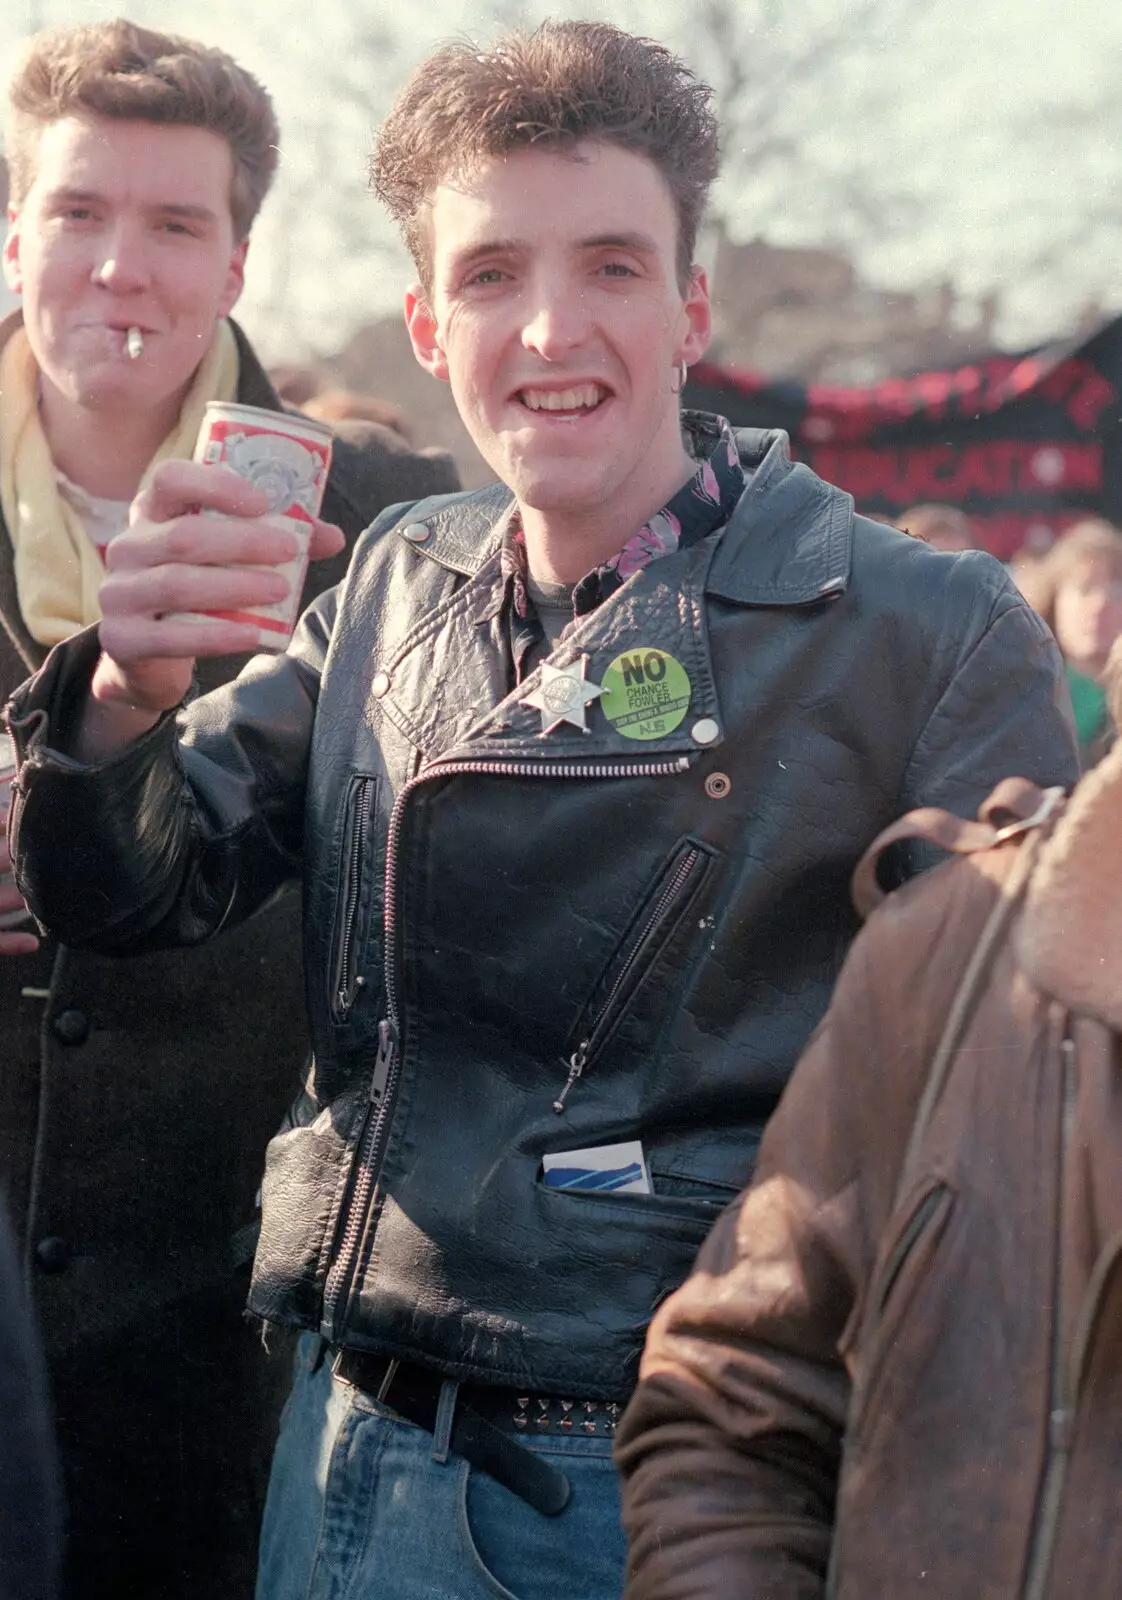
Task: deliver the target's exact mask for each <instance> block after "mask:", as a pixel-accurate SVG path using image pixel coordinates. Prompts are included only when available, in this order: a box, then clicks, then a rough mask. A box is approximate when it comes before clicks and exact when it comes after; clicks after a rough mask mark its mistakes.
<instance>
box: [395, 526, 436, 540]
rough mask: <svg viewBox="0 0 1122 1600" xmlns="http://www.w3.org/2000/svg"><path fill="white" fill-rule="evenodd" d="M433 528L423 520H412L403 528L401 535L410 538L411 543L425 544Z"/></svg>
mask: <svg viewBox="0 0 1122 1600" xmlns="http://www.w3.org/2000/svg"><path fill="white" fill-rule="evenodd" d="M431 532H432V529H431V528H429V527H427V526H426V524H425V523H423V522H411V523H409V525H408V526H407V527H405V528H402V530H401V537H402V538H403V539H408V540H409V543H410V544H424V542H425V540H426V539H427V538H428V537H429V535H430V534H431Z"/></svg>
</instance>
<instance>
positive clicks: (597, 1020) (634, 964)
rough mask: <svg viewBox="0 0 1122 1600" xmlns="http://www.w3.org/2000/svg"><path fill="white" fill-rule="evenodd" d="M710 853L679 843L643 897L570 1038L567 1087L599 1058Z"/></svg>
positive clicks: (692, 898) (688, 902)
mask: <svg viewBox="0 0 1122 1600" xmlns="http://www.w3.org/2000/svg"><path fill="white" fill-rule="evenodd" d="M715 859H716V857H715V852H714V851H713V850H712V848H711V847H710V846H708V845H703V844H699V843H698V842H697V841H696V840H693V839H683V840H682V842H681V843H680V844H679V845H678V846H677V848H676V849H675V850H674V852H673V853H672V855H671V856H670V859H669V861H668V862H667V863H666V865H665V866H664V867H663V869H662V870H661V872H660V873H659V875H658V877H657V878H656V880H655V882H654V884H653V885H652V887H651V888H650V890H649V891H648V893H647V894H646V895H645V896H644V899H643V902H642V904H641V906H640V907H639V910H638V912H637V913H636V915H635V916H634V918H633V919H632V921H631V923H630V925H629V926H628V928H627V930H626V931H625V933H624V935H623V938H622V939H621V941H620V943H619V945H618V946H617V947H616V950H615V952H614V953H613V955H612V956H611V958H610V959H609V961H608V963H607V966H606V967H605V968H604V971H603V972H602V973H601V975H600V977H599V979H598V980H597V983H596V987H595V989H594V990H593V992H592V994H591V996H590V997H589V1000H588V1002H587V1004H586V1005H585V1007H584V1009H583V1011H582V1012H581V1015H580V1017H579V1018H578V1020H577V1023H576V1025H575V1027H574V1028H573V1030H572V1033H571V1035H570V1046H571V1049H572V1054H571V1055H570V1058H569V1066H570V1083H571V1082H572V1080H573V1078H576V1077H580V1076H581V1074H582V1073H583V1072H584V1071H585V1070H586V1068H588V1067H589V1066H591V1065H592V1064H593V1063H594V1062H595V1060H596V1059H597V1057H598V1056H600V1055H601V1054H602V1053H603V1051H604V1049H605V1048H606V1046H607V1045H608V1043H609V1042H610V1041H611V1039H612V1036H613V1035H614V1034H615V1032H616V1029H617V1028H618V1027H619V1024H620V1023H621V1022H622V1020H623V1018H624V1017H625V1016H626V1014H627V1012H628V1010H629V1009H630V1007H631V1005H632V1002H633V1000H634V998H635V995H636V993H637V991H638V989H639V988H640V986H641V984H642V983H643V981H644V979H645V978H646V977H647V976H648V975H649V974H650V972H651V970H652V968H653V967H654V966H655V963H656V962H657V961H658V959H659V957H660V956H661V955H662V954H663V952H664V951H665V950H666V947H667V945H668V944H669V943H670V940H671V939H672V938H673V936H674V933H675V931H676V930H677V928H678V927H679V926H680V925H681V922H682V918H683V917H684V916H685V915H686V913H687V911H688V910H689V909H690V907H691V906H692V905H693V904H694V903H695V902H696V900H697V897H698V895H699V894H700V892H701V889H702V886H703V885H704V883H705V881H706V879H707V878H708V877H709V875H710V872H711V871H712V868H713V865H714V861H715Z"/></svg>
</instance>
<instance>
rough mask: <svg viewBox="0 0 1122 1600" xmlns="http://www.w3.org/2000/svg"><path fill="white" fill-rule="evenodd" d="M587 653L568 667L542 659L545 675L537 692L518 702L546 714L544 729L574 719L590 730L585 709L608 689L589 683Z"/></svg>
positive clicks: (578, 724) (545, 730) (574, 723)
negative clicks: (556, 665)
mask: <svg viewBox="0 0 1122 1600" xmlns="http://www.w3.org/2000/svg"><path fill="white" fill-rule="evenodd" d="M587 666H588V657H587V656H578V657H577V659H576V660H575V661H573V662H570V664H569V665H568V666H567V667H555V666H553V664H552V663H551V662H549V661H543V662H542V679H541V682H540V683H539V684H538V687H537V688H536V689H535V690H534V692H533V694H528V695H527V696H526V698H525V699H524V700H520V701H519V702H518V704H519V705H521V706H533V708H534V710H535V711H540V712H541V714H542V733H543V734H545V733H552V732H553V730H554V728H559V727H560V726H561V724H562V723H563V722H571V723H572V725H573V727H574V728H579V729H580V731H581V732H582V733H587V732H588V723H587V722H586V721H585V709H586V707H588V706H590V705H591V704H592V702H593V701H594V700H599V698H600V696H601V695H602V694H603V693H604V691H603V689H601V688H600V686H599V685H598V684H595V683H589V682H588V681H587V680H586V678H585V675H584V672H585V668H586V667H587Z"/></svg>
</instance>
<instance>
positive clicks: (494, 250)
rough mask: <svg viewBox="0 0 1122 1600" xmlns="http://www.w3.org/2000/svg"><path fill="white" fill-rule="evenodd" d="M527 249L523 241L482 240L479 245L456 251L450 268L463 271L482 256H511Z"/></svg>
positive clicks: (527, 245) (526, 244)
mask: <svg viewBox="0 0 1122 1600" xmlns="http://www.w3.org/2000/svg"><path fill="white" fill-rule="evenodd" d="M529 248H530V246H529V244H528V243H527V242H526V240H525V239H482V240H481V241H480V242H479V244H473V245H469V246H468V247H467V248H466V249H464V250H459V251H457V252H456V254H455V255H454V256H453V257H452V266H453V268H455V269H456V270H457V271H463V269H464V268H465V267H470V266H471V265H472V263H473V262H475V261H479V260H480V259H481V258H482V257H483V256H503V255H512V254H517V252H518V251H520V250H528V249H529Z"/></svg>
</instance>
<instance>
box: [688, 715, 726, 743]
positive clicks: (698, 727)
mask: <svg viewBox="0 0 1122 1600" xmlns="http://www.w3.org/2000/svg"><path fill="white" fill-rule="evenodd" d="M720 731H721V730H720V728H718V726H717V724H716V723H715V722H714V721H713V718H712V717H702V719H701V721H700V722H695V723H694V725H693V727H692V728H691V729H690V735H691V737H692V738H693V740H694V743H695V744H712V743H713V741H714V740H715V739H716V738H717V736H718V735H719V734H720Z"/></svg>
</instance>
